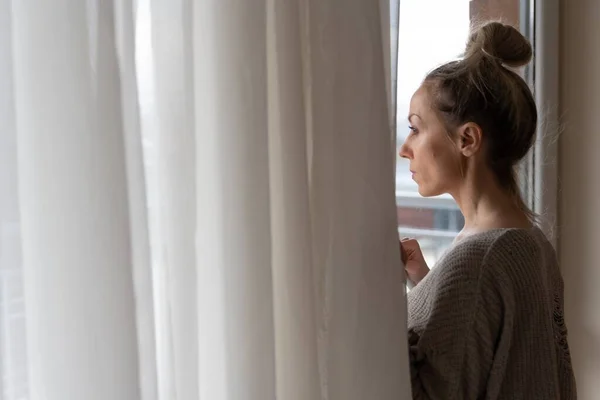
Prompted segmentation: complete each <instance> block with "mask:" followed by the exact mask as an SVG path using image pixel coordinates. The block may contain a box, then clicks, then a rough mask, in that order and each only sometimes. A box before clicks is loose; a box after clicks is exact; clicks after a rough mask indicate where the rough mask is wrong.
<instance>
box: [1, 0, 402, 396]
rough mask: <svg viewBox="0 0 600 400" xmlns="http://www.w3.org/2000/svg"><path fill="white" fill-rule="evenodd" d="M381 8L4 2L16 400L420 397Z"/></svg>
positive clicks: (7, 306) (333, 2) (275, 1)
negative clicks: (413, 391) (412, 379)
mask: <svg viewBox="0 0 600 400" xmlns="http://www.w3.org/2000/svg"><path fill="white" fill-rule="evenodd" d="M138 3H139V4H138ZM138 10H139V12H138ZM389 10H390V7H389V2H388V0H382V1H380V2H373V1H369V0H260V1H259V0H256V1H248V0H202V1H192V0H149V2H148V1H143V0H138V1H137V2H136V1H132V0H121V1H108V0H87V1H86V2H84V1H82V0H53V1H29V0H28V1H23V0H0V155H1V157H2V158H1V159H0V162H1V163H2V164H1V165H2V168H0V222H1V224H2V225H1V231H0V240H1V242H0V245H1V247H0V273H2V275H1V279H2V281H1V282H0V283H1V284H2V292H0V307H1V308H0V323H2V325H1V326H0V331H1V335H0V351H2V353H1V358H0V372H1V373H2V377H3V379H2V381H0V399H2V400H71V399H73V400H75V399H77V400H79V399H86V400H88V399H89V400H96V399H98V400H100V399H102V400H106V399H111V400H113V399H114V400H133V399H143V400H188V399H190V400H191V399H202V400H213V399H223V400H264V399H282V400H308V399H311V400H312V399H329V400H359V399H360V400H364V399H381V400H385V399H390V400H391V399H394V400H398V399H408V398H410V387H409V386H410V384H409V379H408V373H407V369H408V362H407V343H406V322H405V321H406V305H405V289H404V285H403V279H404V273H403V268H402V266H401V264H400V260H399V251H398V235H397V231H396V222H395V218H396V211H395V204H394V177H393V173H394V166H393V164H394V156H393V149H394V146H393V141H392V137H393V132H392V129H390V126H391V124H390V121H392V118H390V116H391V115H393V112H392V109H393V107H392V105H391V104H392V102H391V101H388V99H391V98H392V90H391V87H392V86H393V85H392V80H391V79H390V77H391V72H390V70H391V69H390V66H391V62H390V54H393V52H390V37H389V35H390V29H389V23H390V11H389ZM136 22H137V24H136ZM136 32H137V36H136ZM136 38H137V40H136ZM135 55H137V66H136V59H135V57H134V56H135Z"/></svg>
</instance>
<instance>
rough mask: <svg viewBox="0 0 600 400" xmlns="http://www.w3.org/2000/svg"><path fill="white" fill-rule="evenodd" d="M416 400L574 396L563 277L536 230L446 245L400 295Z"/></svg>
mask: <svg viewBox="0 0 600 400" xmlns="http://www.w3.org/2000/svg"><path fill="white" fill-rule="evenodd" d="M408 311H409V320H408V328H409V339H408V340H409V347H410V366H411V379H412V388H413V398H414V399H432V400H434V399H435V400H438V399H439V400H451V399H459V400H470V399H473V400H479V399H487V400H495V399H510V400H521V399H523V400H538V399H539V400H555V399H557V400H558V399H560V400H572V399H576V397H577V395H576V388H575V378H574V376H573V370H572V368H571V358H570V355H569V346H568V343H567V329H566V327H565V322H564V318H563V281H562V277H561V274H560V271H559V267H558V263H557V259H556V254H555V252H554V249H553V247H552V245H551V244H550V243H549V242H548V241H547V240H546V238H545V236H544V234H543V233H542V231H541V230H540V229H538V228H533V229H497V230H492V231H488V232H484V233H478V234H475V235H472V236H469V237H467V238H465V239H463V240H462V241H460V242H458V243H457V244H455V245H454V247H452V248H451V249H450V250H448V251H447V252H446V254H445V255H444V256H443V257H442V258H441V259H440V261H439V262H438V263H437V265H436V266H435V268H433V269H432V270H431V271H430V272H429V274H428V275H427V276H426V277H425V278H424V279H423V280H422V281H421V282H420V283H419V284H418V285H417V286H416V287H415V288H413V289H412V290H411V291H410V292H409V294H408Z"/></svg>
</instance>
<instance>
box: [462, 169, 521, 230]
mask: <svg viewBox="0 0 600 400" xmlns="http://www.w3.org/2000/svg"><path fill="white" fill-rule="evenodd" d="M451 195H452V196H453V197H454V200H455V201H456V203H457V204H458V206H459V208H460V210H461V212H462V214H463V216H464V217H465V227H464V229H463V233H467V234H468V233H470V232H473V233H474V232H480V231H486V230H490V229H496V228H529V227H531V225H532V224H531V221H530V220H529V218H528V216H527V215H526V213H525V212H524V211H523V210H521V209H520V208H519V205H518V203H517V202H515V199H514V197H513V195H512V194H511V193H509V192H508V191H507V190H505V189H503V188H501V187H500V186H499V185H498V184H497V183H496V182H495V179H491V177H484V178H483V179H481V180H479V182H478V181H476V180H474V179H470V180H465V182H464V183H463V185H462V186H461V187H460V188H458V189H457V190H456V191H454V192H452V193H451Z"/></svg>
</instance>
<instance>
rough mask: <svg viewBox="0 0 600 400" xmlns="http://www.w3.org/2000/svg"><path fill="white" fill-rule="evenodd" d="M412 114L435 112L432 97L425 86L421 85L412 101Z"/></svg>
mask: <svg viewBox="0 0 600 400" xmlns="http://www.w3.org/2000/svg"><path fill="white" fill-rule="evenodd" d="M410 112H411V113H415V114H419V115H421V114H428V113H431V112H433V110H432V108H431V95H430V94H429V90H427V88H426V87H425V86H423V85H421V86H420V87H419V88H418V89H417V91H416V92H415V93H414V94H413V96H412V98H411V99H410Z"/></svg>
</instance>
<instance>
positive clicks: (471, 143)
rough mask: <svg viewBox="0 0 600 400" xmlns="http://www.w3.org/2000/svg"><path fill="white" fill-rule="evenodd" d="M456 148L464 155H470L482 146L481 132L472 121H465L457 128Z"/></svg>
mask: <svg viewBox="0 0 600 400" xmlns="http://www.w3.org/2000/svg"><path fill="white" fill-rule="evenodd" d="M457 133H458V140H459V143H458V149H459V151H460V152H461V154H462V155H463V156H465V157H472V156H473V155H474V154H476V153H477V152H478V151H479V150H480V149H481V146H482V139H483V132H482V131H481V127H480V126H479V125H477V124H476V123H474V122H467V123H466V124H463V125H462V126H460V127H459V128H458V132H457Z"/></svg>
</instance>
